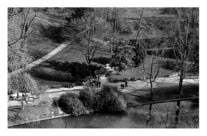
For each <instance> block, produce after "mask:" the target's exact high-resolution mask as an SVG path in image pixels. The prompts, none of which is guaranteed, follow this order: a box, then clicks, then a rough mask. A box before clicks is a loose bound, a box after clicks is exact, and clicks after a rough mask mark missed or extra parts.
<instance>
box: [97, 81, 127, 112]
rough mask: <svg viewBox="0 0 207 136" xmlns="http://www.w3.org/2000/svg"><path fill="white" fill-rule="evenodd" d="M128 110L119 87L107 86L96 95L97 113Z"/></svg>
mask: <svg viewBox="0 0 207 136" xmlns="http://www.w3.org/2000/svg"><path fill="white" fill-rule="evenodd" d="M126 108H127V105H126V101H125V98H124V95H123V94H122V93H121V92H119V91H118V89H117V87H115V86H109V85H105V86H103V89H102V90H101V91H100V92H97V93H96V94H95V98H94V105H93V109H94V110H95V111H97V112H104V113H117V112H123V111H125V110H126Z"/></svg>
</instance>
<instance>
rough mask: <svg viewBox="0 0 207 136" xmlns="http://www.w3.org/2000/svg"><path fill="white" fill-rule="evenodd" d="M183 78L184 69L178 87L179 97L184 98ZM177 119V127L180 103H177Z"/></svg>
mask: <svg viewBox="0 0 207 136" xmlns="http://www.w3.org/2000/svg"><path fill="white" fill-rule="evenodd" d="M183 76H184V69H183V67H182V69H181V71H180V80H179V86H178V93H179V97H182V96H183V92H182V87H183ZM175 114H176V117H175V124H176V125H177V124H178V123H179V114H180V101H179V100H178V101H177V105H176V113H175Z"/></svg>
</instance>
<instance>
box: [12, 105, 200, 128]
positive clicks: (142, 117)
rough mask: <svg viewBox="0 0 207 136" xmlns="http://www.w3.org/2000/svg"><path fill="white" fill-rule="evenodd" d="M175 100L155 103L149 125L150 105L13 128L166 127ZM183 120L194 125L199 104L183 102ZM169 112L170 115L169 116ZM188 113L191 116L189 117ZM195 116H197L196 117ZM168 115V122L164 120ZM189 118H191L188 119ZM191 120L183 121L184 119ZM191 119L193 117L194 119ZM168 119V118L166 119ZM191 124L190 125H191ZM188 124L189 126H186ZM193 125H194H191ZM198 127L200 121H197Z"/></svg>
mask: <svg viewBox="0 0 207 136" xmlns="http://www.w3.org/2000/svg"><path fill="white" fill-rule="evenodd" d="M175 106H176V103H175V102H169V103H165V104H154V105H153V109H152V118H151V124H149V125H147V124H146V122H147V120H146V117H147V115H148V106H141V107H137V108H129V109H128V110H127V112H126V113H122V114H102V113H95V114H90V115H82V116H78V117H75V116H67V117H61V118H56V119H50V120H44V121H39V122H33V123H27V124H22V125H17V126H13V127H11V128H146V127H166V126H167V125H168V126H169V125H170V124H171V123H172V122H173V120H174V113H175ZM181 108H182V110H181V117H180V118H181V122H182V123H184V124H183V125H185V126H183V127H193V126H194V125H195V122H194V120H195V118H198V115H199V113H198V106H195V102H190V101H185V102H182V107H181ZM167 113H168V116H167ZM188 113H190V114H189V117H190V118H189V117H188ZM182 116H183V117H184V118H183V117H182ZM194 116H195V117H194ZM166 117H168V121H167V124H166V121H165V123H163V122H162V121H163V120H164V118H166ZM187 118H189V119H187ZM186 119H187V120H188V121H189V122H183V120H186ZM190 119H193V120H192V121H191V120H190ZM165 120H166V119H165ZM189 124H190V125H189ZM186 125H187V126H186ZM191 125H192V126H191ZM197 127H198V122H197Z"/></svg>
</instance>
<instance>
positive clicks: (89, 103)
mask: <svg viewBox="0 0 207 136" xmlns="http://www.w3.org/2000/svg"><path fill="white" fill-rule="evenodd" d="M94 95H95V92H94V90H92V89H88V88H86V89H84V90H81V91H80V93H79V99H80V100H81V101H82V103H83V105H84V106H85V107H87V108H89V109H92V107H93V104H94Z"/></svg>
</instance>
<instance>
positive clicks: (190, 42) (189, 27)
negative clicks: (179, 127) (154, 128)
mask: <svg viewBox="0 0 207 136" xmlns="http://www.w3.org/2000/svg"><path fill="white" fill-rule="evenodd" d="M176 11H177V19H176V23H175V26H174V27H173V29H174V30H173V32H174V34H175V37H174V53H175V56H176V59H177V62H178V64H177V68H178V71H179V85H178V90H177V92H178V93H179V95H180V97H182V96H183V91H182V87H183V80H184V78H185V76H186V73H187V72H190V70H192V69H194V67H198V63H197V62H196V60H197V59H198V58H199V55H198V46H199V43H198V9H197V8H184V9H183V8H179V9H176ZM196 47H197V50H195V48H196ZM192 55H196V56H194V57H193V58H192ZM176 108H177V110H176V118H175V121H176V124H177V123H178V117H179V112H180V101H177V107H176Z"/></svg>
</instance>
